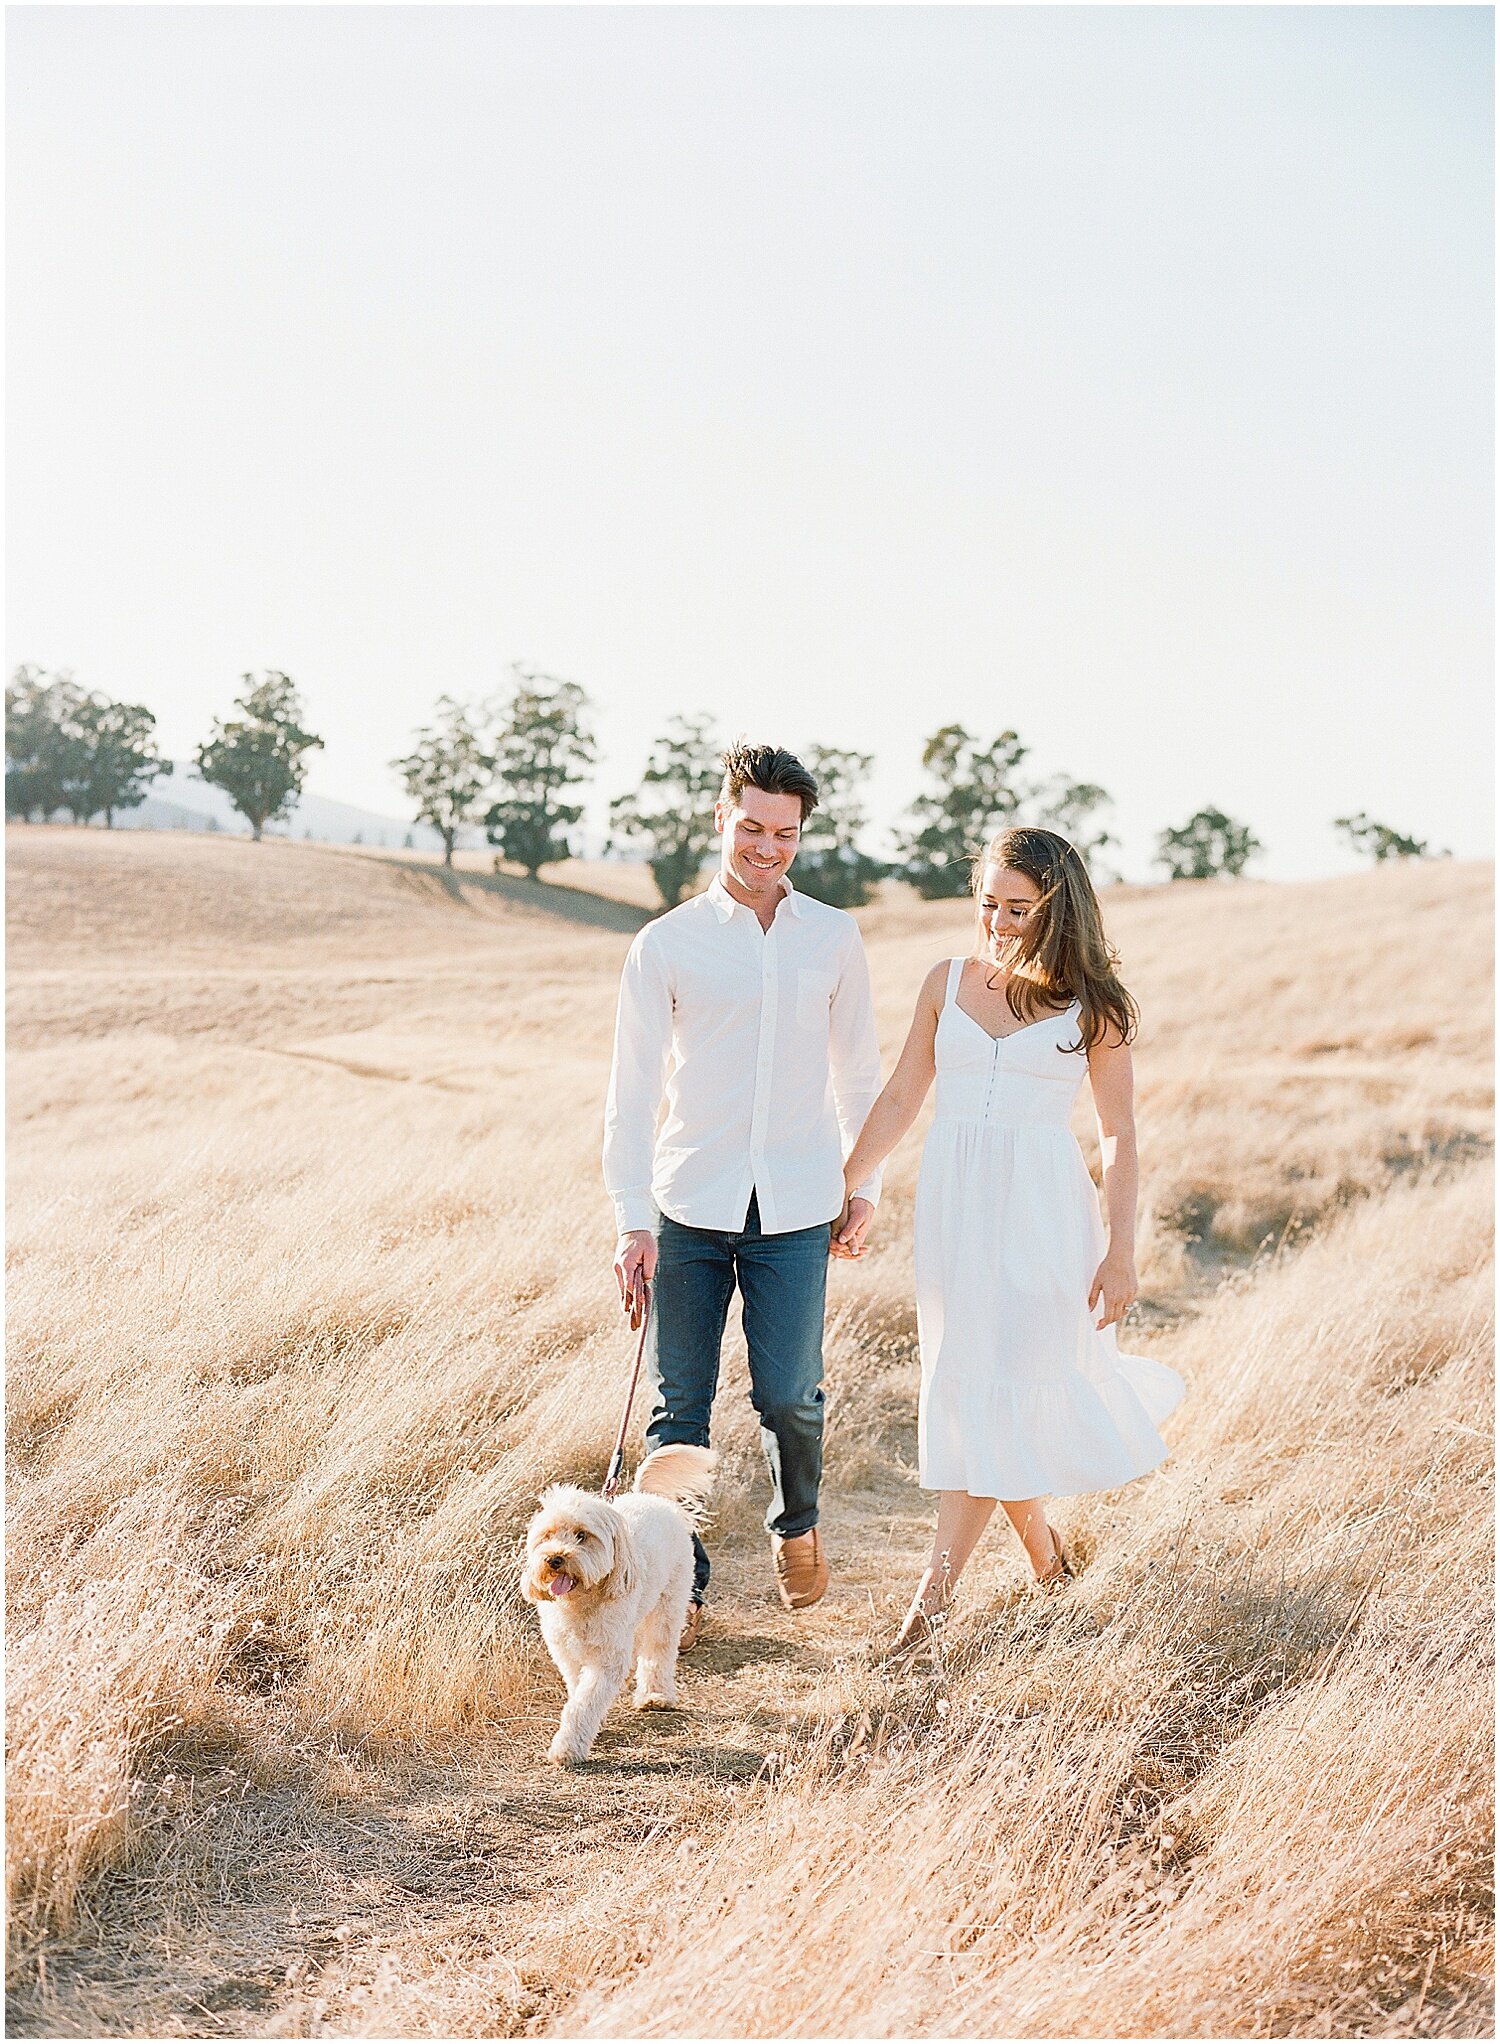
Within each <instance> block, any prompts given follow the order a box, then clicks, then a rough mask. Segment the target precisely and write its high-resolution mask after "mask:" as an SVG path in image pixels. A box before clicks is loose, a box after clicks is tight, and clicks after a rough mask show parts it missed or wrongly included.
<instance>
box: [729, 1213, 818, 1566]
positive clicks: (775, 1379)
mask: <svg viewBox="0 0 1500 2044" xmlns="http://www.w3.org/2000/svg"><path fill="white" fill-rule="evenodd" d="M755 1218H756V1217H755V1216H754V1215H753V1214H752V1215H751V1219H752V1220H754V1219H755ZM735 1261H736V1268H737V1272H738V1276H739V1281H740V1292H741V1295H742V1296H743V1298H744V1302H745V1343H746V1346H747V1348H748V1349H749V1351H750V1397H751V1399H752V1401H753V1403H754V1405H755V1410H756V1412H757V1413H758V1414H759V1416H760V1438H761V1444H762V1446H763V1447H764V1449H765V1451H766V1466H767V1468H768V1469H769V1470H770V1472H771V1506H770V1510H769V1511H768V1512H767V1513H766V1530H767V1531H768V1532H770V1533H778V1534H780V1535H781V1537H782V1538H783V1539H788V1540H789V1539H791V1538H792V1537H793V1535H795V1534H798V1533H806V1532H807V1531H808V1530H809V1529H810V1528H811V1527H813V1526H816V1524H817V1523H818V1484H819V1481H820V1479H821V1477H822V1474H823V1302H824V1295H825V1293H826V1291H827V1287H828V1229H827V1227H826V1226H819V1227H816V1228H796V1229H793V1230H792V1231H791V1232H790V1233H789V1234H785V1235H762V1234H760V1233H759V1231H758V1230H757V1231H756V1232H755V1233H754V1234H752V1233H751V1232H750V1231H749V1230H748V1228H747V1231H746V1233H745V1234H743V1235H741V1236H740V1237H738V1239H737V1242H736V1258H735Z"/></svg>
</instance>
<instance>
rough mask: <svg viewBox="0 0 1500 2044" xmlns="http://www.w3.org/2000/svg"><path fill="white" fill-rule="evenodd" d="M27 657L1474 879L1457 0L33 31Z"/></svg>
mask: <svg viewBox="0 0 1500 2044" xmlns="http://www.w3.org/2000/svg"><path fill="white" fill-rule="evenodd" d="M8 12H9V22H8V27H9V34H8V67H7V68H8V73H9V102H10V104H9V127H10V168H9V179H8V182H9V188H10V192H9V231H8V239H9V247H10V305H9V334H8V338H9V353H10V362H11V380H10V427H9V438H10V500H9V501H10V515H9V529H10V548H9V570H8V581H9V590H10V603H9V621H8V639H7V663H8V666H9V667H14V666H15V665H16V664H17V663H19V662H21V661H34V662H37V663H38V664H40V665H42V666H44V667H55V668H68V669H71V670H72V671H73V672H74V673H75V674H76V675H77V677H78V679H79V680H80V681H81V682H83V683H85V684H86V685H88V686H91V687H98V688H102V689H104V690H106V691H108V692H109V693H111V694H113V695H117V696H121V697H125V698H128V699H130V700H141V701H144V702H146V703H147V704H148V705H149V706H150V707H151V708H152V709H153V710H154V711H155V712H156V714H157V716H158V719H159V737H160V740H161V743H162V747H163V750H164V751H166V752H167V753H168V754H170V755H172V756H175V757H178V758H186V757H188V756H190V754H191V752H192V749H193V746H194V745H195V744H196V742H197V741H198V740H199V739H200V738H202V737H203V736H205V735H206V734H207V731H208V728H209V725H210V722H211V720H212V719H213V717H214V716H215V715H224V714H226V713H227V712H228V710H229V705H230V702H231V699H232V697H233V696H234V694H235V693H236V692H237V689H238V686H239V677H240V675H241V674H242V672H244V671H247V670H248V671H254V672H257V673H258V672H260V671H261V670H263V669H265V668H269V667H278V668H283V669H285V670H286V671H287V672H288V673H290V674H291V675H292V677H293V679H294V680H295V681H296V682H297V684H298V685H299V687H300V689H301V690H302V693H303V696H304V700H305V702H306V705H307V710H308V716H309V720H310V723H311V725H312V728H313V729H315V730H317V731H319V732H320V733H321V734H322V735H323V737H324V739H325V741H326V750H325V751H324V752H322V753H320V754H318V755H316V756H315V759H314V762H313V765H312V769H311V772H310V775H309V792H310V793H316V794H319V795H322V796H325V797H327V798H329V799H332V800H336V801H342V802H348V803H351V804H354V805H356V806H359V807H362V808H366V809H370V810H372V811H376V812H379V813H381V814H386V815H390V816H392V817H400V816H402V815H404V814H405V813H406V805H405V802H404V798H403V794H402V790H401V788H400V785H399V782H398V781H397V779H396V777H395V776H394V775H393V774H392V773H391V772H390V770H389V767H388V764H387V763H388V762H389V760H390V759H391V758H392V757H394V756H395V755H396V754H398V753H399V752H402V751H404V750H405V749H406V748H407V746H408V744H409V741H410V736H411V733H412V731H413V730H414V728H415V727H416V726H417V725H418V724H420V723H422V722H424V721H426V720H427V719H428V717H429V716H430V714H431V711H432V707H433V704H434V702H435V700H436V698H437V697H438V696H439V695H440V694H442V693H450V694H456V695H459V696H466V697H469V696H481V695H493V694H495V693H496V692H497V691H499V690H501V689H503V687H504V685H505V681H506V674H507V669H508V664H509V662H510V661H511V660H512V659H522V660H524V661H526V662H528V663H529V664H533V665H535V666H537V667H540V668H543V669H546V670H548V671H550V672H553V673H556V674H559V675H562V676H565V677H568V678H570V679H573V680H576V681H579V682H581V683H582V684H583V685H584V687H585V688H586V689H588V691H589V693H590V695H591V696H592V698H593V699H594V702H595V704H596V710H597V715H596V723H597V729H598V733H599V738H600V751H601V757H600V762H599V766H598V770H597V774H596V778H595V781H594V784H593V788H592V790H591V801H590V808H589V815H588V823H589V825H590V826H591V827H592V828H593V829H595V830H598V829H599V828H600V827H602V825H603V822H604V810H605V807H606V804H607V800H608V797H609V796H610V795H612V794H615V793H619V792H621V791H623V790H624V789H626V788H629V787H631V786H632V785H633V784H634V783H635V781H636V780H637V778H638V775H639V771H640V768H641V766H642V764H643V763H644V759H645V755H646V752H647V749H648V746H649V743H650V741H651V739H652V738H653V737H654V736H655V735H656V734H657V733H658V732H659V731H660V729H661V728H662V726H663V723H664V721H665V719H666V718H667V716H669V715H670V714H671V713H672V712H673V711H675V710H683V711H698V710H702V711H707V712H711V713H714V714H716V715H717V718H718V721H719V726H720V730H721V733H722V735H723V736H724V737H726V738H727V737H729V736H731V735H734V734H735V733H737V732H740V731H746V732H749V733H751V734H753V735H762V736H773V737H775V738H776V739H778V740H779V741H780V742H784V743H788V744H791V745H794V746H795V745H800V744H805V743H823V744H830V745H839V746H848V747H852V748H856V749H858V750H861V751H866V752H872V753H874V754H875V755H876V770H875V775H874V778H873V781H872V783H871V787H870V790H869V794H870V807H871V810H872V812H873V816H874V819H875V824H876V828H874V829H872V831H871V832H870V839H869V841H870V845H871V848H872V849H875V850H884V849H885V848H886V835H885V832H886V827H887V826H888V825H889V824H890V823H891V822H892V821H893V820H894V819H895V818H896V817H897V815H898V813H899V812H900V811H901V810H902V809H903V808H904V806H905V805H906V804H907V803H908V802H909V801H910V800H911V798H912V796H913V795H914V794H915V793H916V792H917V791H918V788H919V786H920V782H921V775H920V766H919V755H920V750H921V744H922V741H923V739H924V738H925V736H926V735H927V734H928V733H930V732H931V731H933V730H935V729H936V728H937V727H938V726H939V725H941V724H944V723H948V722H960V723H963V724H965V725H966V726H967V727H968V728H969V729H970V730H971V731H973V732H974V733H975V734H976V735H977V736H979V737H980V738H982V739H988V738H990V737H992V736H994V735H995V733H997V732H998V731H1000V730H1001V729H1004V728H1007V727H1013V728H1015V729H1016V730H1017V731H1018V732H1019V733H1020V735H1021V737H1022V739H1023V740H1024V741H1025V742H1026V743H1027V744H1028V746H1030V747H1031V749H1032V751H1031V758H1030V759H1029V760H1028V762H1027V767H1028V769H1031V768H1034V769H1035V770H1036V772H1037V773H1038V774H1039V775H1051V774H1054V773H1062V772H1066V773H1068V774H1070V775H1071V776H1073V777H1075V778H1078V779H1083V780H1089V781H1096V782H1099V783H1101V784H1102V785H1103V786H1105V787H1106V788H1107V789H1108V790H1109V791H1110V792H1111V794H1112V795H1113V797H1114V799H1115V811H1114V815H1113V817H1112V818H1111V819H1109V821H1110V822H1111V823H1112V827H1113V828H1114V829H1115V830H1116V831H1117V832H1118V834H1119V836H1120V837H1121V839H1122V840H1123V845H1122V850H1121V854H1120V860H1119V863H1120V865H1121V866H1122V868H1123V870H1124V872H1125V874H1126V876H1127V877H1128V878H1131V879H1139V878H1145V877H1149V876H1150V874H1151V871H1152V868H1151V860H1152V856H1153V854H1154V849H1155V837H1156V833H1157V832H1158V831H1159V830H1160V829H1161V828H1162V827H1163V826H1164V825H1167V824H1175V823H1179V822H1181V821H1183V820H1184V819H1185V818H1186V817H1187V815H1188V814H1190V813H1191V811H1193V810H1194V809H1196V808H1198V807H1200V806H1203V805H1206V804H1209V803H1215V804H1218V805H1220V806H1222V807H1223V808H1225V809H1227V810H1228V811H1230V812H1231V813H1232V814H1234V815H1236V816H1239V817H1241V818H1243V819H1244V820H1246V821H1247V822H1249V823H1250V824H1251V826H1252V827H1253V828H1254V829H1255V831H1256V832H1257V834H1258V835H1259V836H1260V838H1261V839H1262V840H1263V841H1264V842H1265V844H1266V846H1267V848H1268V855H1267V856H1266V857H1265V858H1264V859H1262V860H1260V861H1259V862H1257V864H1256V865H1255V866H1254V867H1252V869H1251V870H1252V872H1253V873H1256V874H1258V875H1261V876H1264V877H1268V878H1279V877H1297V876H1301V875H1311V874H1316V873H1323V872H1336V871H1339V870H1342V869H1344V868H1346V867H1348V866H1350V865H1352V864H1353V863H1355V861H1354V860H1353V858H1352V856H1351V855H1350V854H1348V853H1346V852H1342V851H1340V849H1339V848H1338V846H1337V844H1336V841H1335V839H1334V836H1333V832H1332V830H1331V827H1330V825H1331V819H1332V818H1333V817H1335V816H1337V815H1339V814H1342V813H1345V812H1346V811H1349V810H1353V809H1364V810H1367V811H1368V812H1370V813H1371V814H1373V815H1374V816H1376V817H1377V818H1379V819H1380V820H1382V821H1385V822H1388V823H1390V824H1391V825H1393V826H1395V827H1396V828H1398V829H1402V830H1406V831H1410V832H1413V833H1415V834H1416V835H1418V836H1420V837H1425V838H1429V839H1431V840H1432V841H1433V842H1434V843H1435V844H1437V845H1441V846H1448V847H1451V848H1452V850H1453V851H1454V852H1455V853H1456V854H1458V855H1459V856H1461V857H1478V856H1488V855H1489V853H1490V850H1491V807H1490V803H1491V793H1490V770H1489V761H1490V757H1491V728H1492V727H1491V705H1490V680H1491V674H1492V616H1491V579H1492V559H1493V486H1492V475H1493V460H1492V448H1493V419H1492V411H1493V366H1492V324H1493V322H1492V314H1491V303H1492V270H1493V229H1492V181H1491V180H1492V154H1493V143H1492V115H1491V108H1492V69H1493V62H1492V49H1493V18H1492V14H1491V12H1490V10H1488V9H1482V8H1388V9H1365V8H1305V9H1302V8H1257V9H1250V8H1233V7H1232V8H1225V9H1217V8H1182V9H1169V8H1119V9H1112V8H1066V9H1043V8H1013V9H998V8H973V9H967V8H947V7H936V8H928V9H915V8H891V9H878V8H858V7H856V8H849V9H832V8H809V9H780V8H777V9H767V10H759V9H745V8H725V9H699V8H682V9H673V8H623V9H593V8H567V9H536V8H522V9H510V8H488V7H485V8H472V9H471V8H450V7H437V8H410V7H394V8H386V9H377V8H366V7H358V8H323V7H314V8H307V9H301V8H275V9H272V8H249V7H228V8H212V9H210V8H202V7H187V8H163V9H139V8H35V7H32V8H27V7H21V8H12V9H10V10H9V11H8Z"/></svg>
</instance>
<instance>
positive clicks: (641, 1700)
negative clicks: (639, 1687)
mask: <svg viewBox="0 0 1500 2044" xmlns="http://www.w3.org/2000/svg"><path fill="white" fill-rule="evenodd" d="M635 1707H636V1709H637V1710H676V1708H677V1698H676V1697H675V1696H663V1695H662V1693H661V1691H660V1690H657V1689H650V1690H648V1691H647V1692H646V1694H645V1695H644V1696H637V1697H636V1698H635Z"/></svg>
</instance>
